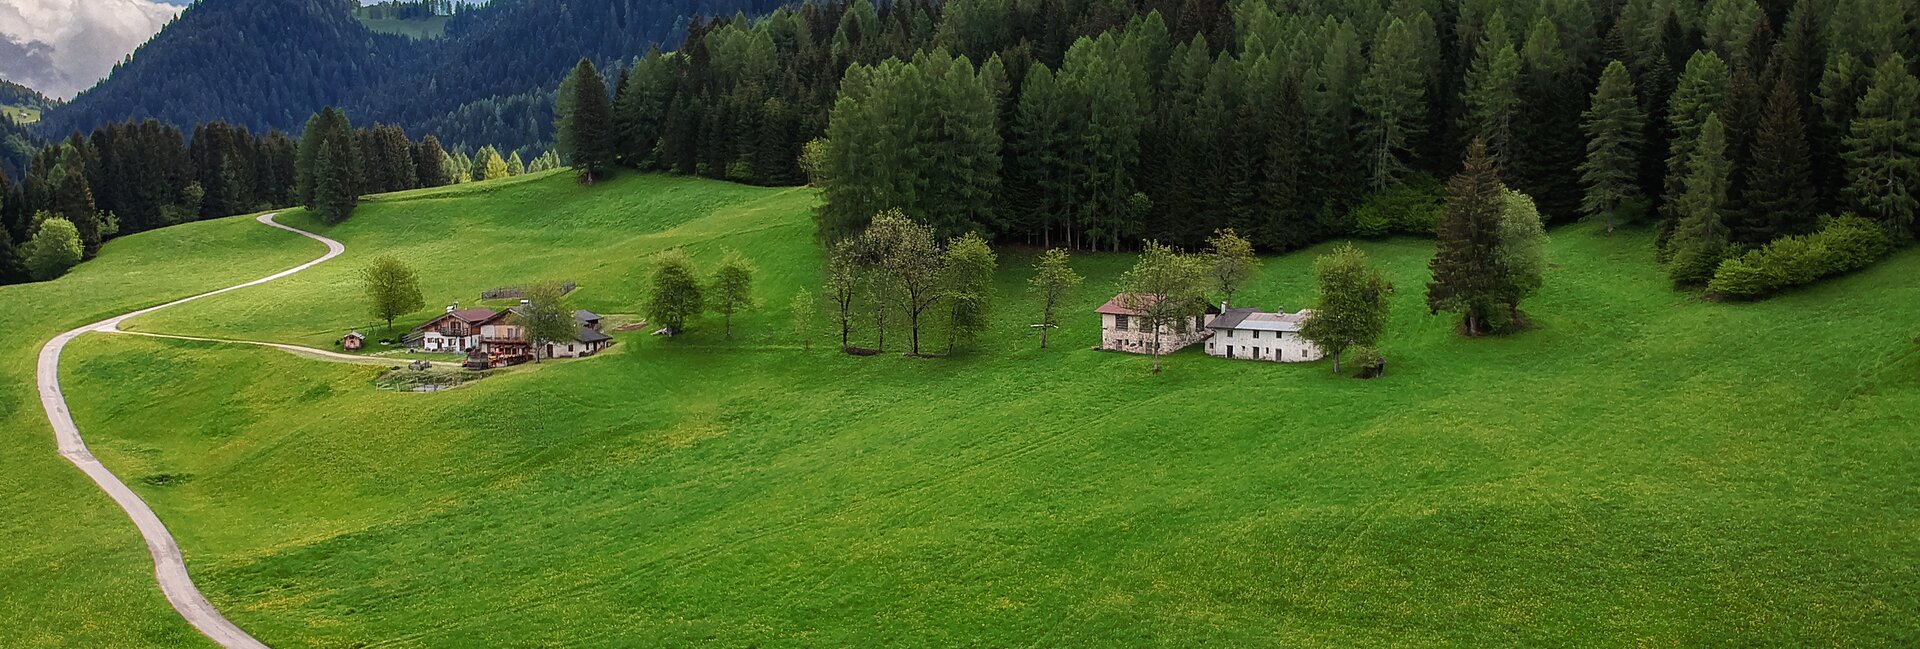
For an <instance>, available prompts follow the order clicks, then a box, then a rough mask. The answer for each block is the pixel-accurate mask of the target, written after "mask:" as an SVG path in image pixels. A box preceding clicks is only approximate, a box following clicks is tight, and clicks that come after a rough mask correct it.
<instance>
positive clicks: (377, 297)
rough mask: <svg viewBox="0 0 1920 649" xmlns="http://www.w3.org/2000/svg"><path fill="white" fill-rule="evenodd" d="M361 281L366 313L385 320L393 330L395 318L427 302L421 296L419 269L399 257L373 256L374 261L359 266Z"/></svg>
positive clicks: (418, 308)
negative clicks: (364, 292)
mask: <svg viewBox="0 0 1920 649" xmlns="http://www.w3.org/2000/svg"><path fill="white" fill-rule="evenodd" d="M360 284H361V287H362V290H364V291H366V294H367V313H368V315H371V316H373V318H374V319H375V320H381V321H384V322H386V323H387V330H388V331H392V330H393V320H394V319H395V318H398V317H400V316H403V315H406V314H409V313H413V312H414V311H418V310H420V308H421V307H424V306H426V300H425V299H424V298H422V297H421V296H420V275H419V273H416V272H414V270H413V268H412V267H410V266H408V265H407V264H406V262H403V261H400V258H398V257H394V256H392V255H381V256H379V257H375V258H374V260H373V263H371V264H368V265H367V267H366V268H363V269H361V270H360Z"/></svg>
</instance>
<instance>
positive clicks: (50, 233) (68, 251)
mask: <svg viewBox="0 0 1920 649" xmlns="http://www.w3.org/2000/svg"><path fill="white" fill-rule="evenodd" d="M22 252H24V253H25V256H26V261H27V271H28V272H30V273H32V274H33V278H34V279H36V280H39V281H43V282H44V281H47V280H50V279H53V278H56V277H59V276H61V275H65V274H66V273H67V270H69V269H71V268H73V267H74V265H75V264H78V263H80V254H81V248H80V231H79V230H78V229H75V228H74V227H73V223H71V222H69V221H67V220H66V219H63V218H59V217H51V218H47V219H45V220H42V221H40V228H39V229H38V230H37V231H35V232H34V234H33V238H32V239H28V240H27V245H26V246H25V247H24V249H23V250H22Z"/></svg>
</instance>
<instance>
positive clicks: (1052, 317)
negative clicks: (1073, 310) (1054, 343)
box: [1028, 248, 1084, 349]
mask: <svg viewBox="0 0 1920 649" xmlns="http://www.w3.org/2000/svg"><path fill="white" fill-rule="evenodd" d="M1067 261H1068V259H1067V251H1065V250H1062V249H1059V248H1051V249H1048V250H1047V251H1046V252H1043V253H1040V261H1039V262H1037V263H1035V264H1034V266H1033V279H1032V280H1031V281H1030V282H1029V283H1028V286H1029V288H1030V289H1031V290H1032V291H1033V294H1034V295H1035V296H1037V297H1039V298H1040V324H1039V327H1040V348H1041V349H1046V348H1047V334H1048V333H1049V332H1050V330H1052V329H1053V328H1054V327H1055V326H1056V325H1057V324H1058V323H1057V322H1056V319H1057V318H1056V316H1057V314H1058V312H1059V309H1060V304H1061V303H1062V302H1065V301H1066V300H1067V298H1069V297H1071V296H1072V295H1073V293H1074V291H1076V290H1079V288H1080V283H1081V282H1082V281H1084V280H1082V279H1081V278H1080V274H1079V273H1075V272H1073V267H1072V266H1071V265H1069V264H1068V263H1067Z"/></svg>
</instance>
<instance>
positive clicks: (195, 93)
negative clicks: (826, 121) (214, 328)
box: [37, 0, 780, 158]
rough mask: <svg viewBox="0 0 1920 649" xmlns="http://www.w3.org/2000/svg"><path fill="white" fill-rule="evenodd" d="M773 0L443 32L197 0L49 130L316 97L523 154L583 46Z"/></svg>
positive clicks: (570, 10)
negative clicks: (418, 33)
mask: <svg viewBox="0 0 1920 649" xmlns="http://www.w3.org/2000/svg"><path fill="white" fill-rule="evenodd" d="M779 4H780V2H778V1H777V0H494V1H493V2H491V3H488V4H486V5H483V6H473V7H466V6H465V5H461V6H462V7H463V9H462V10H461V11H460V12H458V13H457V14H456V15H455V16H453V17H452V18H451V19H450V20H449V21H448V23H447V28H446V35H445V36H444V37H443V38H439V39H430V40H421V41H414V40H410V39H408V38H406V37H402V36H393V35H383V34H376V33H374V32H372V31H369V30H368V29H367V28H366V27H365V26H364V25H362V24H361V23H360V22H359V21H357V20H356V19H354V17H353V15H352V13H353V12H352V10H353V8H354V7H355V6H357V5H358V3H357V2H355V1H354V0H201V1H200V2H196V3H195V4H193V5H192V6H190V7H188V8H187V10H186V11H184V12H182V13H181V15H180V17H179V18H178V19H176V20H175V21H174V23H173V24H172V25H170V26H168V28H167V29H165V30H163V31H161V32H160V33H159V34H158V35H156V36H154V38H153V39H152V40H151V41H149V42H148V43H147V44H146V45H144V46H142V47H141V48H140V49H139V50H137V51H135V52H134V54H133V56H132V57H131V58H130V59H129V60H128V62H126V63H124V64H122V65H121V66H119V67H118V68H117V69H116V70H115V71H114V74H113V75H112V76H111V77H110V78H108V79H107V80H106V81H103V82H101V84H100V85H98V86H96V87H94V88H92V89H90V90H87V91H86V92H83V93H81V94H80V95H79V96H78V97H76V98H75V99H74V100H73V101H71V102H69V103H68V105H66V106H64V107H61V108H60V109H59V110H56V111H53V112H51V113H49V114H48V115H47V117H46V121H45V122H43V125H42V126H41V127H39V128H38V129H37V130H38V131H39V132H40V133H42V134H43V135H44V136H45V137H47V139H58V138H61V137H65V136H67V135H68V134H70V133H72V132H75V131H79V132H89V131H91V130H93V129H94V128H96V127H98V126H101V125H105V124H110V123H118V122H122V121H125V120H128V119H134V120H140V119H145V118H148V117H152V118H156V119H159V120H161V121H163V122H168V123H172V124H175V125H178V126H180V127H181V128H190V127H191V126H192V125H194V124H198V123H201V122H210V121H216V120H217V121H225V122H228V123H231V124H234V125H236V126H244V127H247V128H249V129H252V130H254V131H257V132H265V131H267V130H272V129H278V130H281V131H285V132H289V133H292V132H297V131H298V130H299V128H300V127H301V125H302V124H303V123H304V122H305V121H306V119H307V118H308V116H310V115H313V114H314V113H315V112H316V111H318V110H320V108H321V107H323V106H340V107H342V108H344V109H346V110H347V111H348V112H349V113H350V114H352V115H354V116H356V117H357V118H359V119H362V120H369V121H378V122H381V123H387V124H398V125H401V126H404V127H406V128H408V130H411V131H414V132H422V133H435V134H437V135H439V136H440V137H441V138H442V139H444V140H446V141H447V142H448V143H449V145H450V146H453V145H464V146H465V147H467V148H468V149H477V148H479V147H481V146H483V145H494V146H498V147H500V148H501V149H502V150H505V151H517V152H520V153H521V154H523V155H525V156H527V157H529V158H531V157H534V156H537V155H539V154H540V152H542V151H544V150H545V149H546V147H547V146H548V143H549V142H550V140H551V138H552V132H553V128H552V124H553V113H552V89H553V87H554V85H555V84H557V83H558V82H559V81H560V78H561V77H562V76H564V75H565V74H566V73H567V70H569V69H571V67H572V66H573V63H574V62H575V61H576V60H578V59H579V58H580V57H583V56H584V57H588V58H592V59H594V60H596V61H603V62H611V61H616V60H621V59H631V58H632V57H634V56H637V55H639V54H642V53H645V52H646V51H647V49H648V48H649V47H652V46H653V45H655V44H662V45H664V46H665V47H669V48H672V47H677V46H678V45H679V43H680V37H681V35H683V34H685V33H686V26H687V24H688V18H687V17H688V16H693V15H696V14H702V13H706V14H725V15H732V14H733V13H734V12H736V11H743V10H744V11H747V12H749V13H753V14H756V15H758V14H764V13H766V12H767V11H771V10H772V9H773V8H775V7H777V6H779Z"/></svg>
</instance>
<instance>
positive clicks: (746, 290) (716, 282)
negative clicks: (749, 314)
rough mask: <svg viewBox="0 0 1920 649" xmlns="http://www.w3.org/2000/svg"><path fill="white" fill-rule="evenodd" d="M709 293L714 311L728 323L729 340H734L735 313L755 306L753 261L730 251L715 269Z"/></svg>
mask: <svg viewBox="0 0 1920 649" xmlns="http://www.w3.org/2000/svg"><path fill="white" fill-rule="evenodd" d="M707 295H709V296H710V298H709V300H708V301H709V302H710V303H711V304H712V305H713V312H714V313H718V314H720V317H721V319H722V320H723V321H724V322H725V323H726V328H727V340H733V315H734V314H735V313H739V312H741V311H745V310H747V309H751V308H753V263H752V262H750V261H747V258H746V257H745V256H744V255H741V254H740V253H739V252H738V251H728V252H727V255H726V257H724V258H722V259H721V261H720V267H719V268H718V269H715V270H714V271H713V284H712V288H711V289H709V290H708V293H707Z"/></svg>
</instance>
